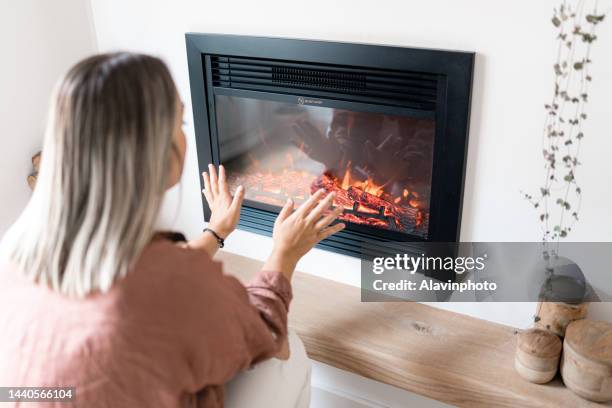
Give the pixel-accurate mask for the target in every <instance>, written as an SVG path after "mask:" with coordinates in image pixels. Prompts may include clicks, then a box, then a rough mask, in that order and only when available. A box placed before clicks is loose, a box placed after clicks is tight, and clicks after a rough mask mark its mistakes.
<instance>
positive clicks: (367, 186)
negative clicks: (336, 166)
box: [340, 162, 384, 197]
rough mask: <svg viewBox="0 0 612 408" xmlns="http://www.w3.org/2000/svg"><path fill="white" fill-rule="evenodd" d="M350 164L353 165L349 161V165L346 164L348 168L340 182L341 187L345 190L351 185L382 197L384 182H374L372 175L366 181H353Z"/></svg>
mask: <svg viewBox="0 0 612 408" xmlns="http://www.w3.org/2000/svg"><path fill="white" fill-rule="evenodd" d="M350 166H351V163H350V162H349V163H348V165H347V166H346V170H344V177H342V182H341V183H340V187H341V188H342V189H343V190H348V189H349V187H351V186H354V187H357V188H359V189H361V190H363V191H365V192H366V193H368V194H372V195H374V196H376V197H380V196H382V195H383V193H384V190H383V187H384V184H383V185H378V184H376V183H374V181H373V180H372V178H371V177H368V179H367V180H366V181H353V180H352V178H351V170H350Z"/></svg>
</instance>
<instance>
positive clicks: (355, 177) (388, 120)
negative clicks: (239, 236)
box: [186, 33, 474, 255]
mask: <svg viewBox="0 0 612 408" xmlns="http://www.w3.org/2000/svg"><path fill="white" fill-rule="evenodd" d="M186 43H187V56H188V64H189V77H190V84H191V97H192V105H193V115H194V126H195V132H196V142H197V151H198V161H199V167H200V171H204V170H205V169H206V166H207V165H208V163H215V164H220V163H221V164H223V165H224V166H225V167H226V170H227V173H228V177H229V183H230V186H231V188H232V189H233V188H235V187H237V186H238V185H243V186H244V187H245V190H246V195H245V201H244V207H243V212H242V217H241V220H240V224H239V227H241V228H243V229H245V230H249V231H254V232H258V233H262V234H266V235H270V234H271V232H272V227H273V223H274V219H275V218H276V214H277V213H278V211H279V210H280V208H281V207H282V206H283V205H284V203H285V201H286V200H287V198H292V199H293V200H294V201H295V202H296V204H300V203H301V202H303V201H304V200H306V199H307V198H308V197H309V196H310V195H311V194H312V193H314V192H315V191H316V190H318V189H321V188H322V189H325V190H326V191H328V192H332V191H333V192H335V193H336V199H335V201H334V205H336V206H340V207H342V208H343V210H344V212H343V214H342V215H341V216H340V219H341V220H343V221H344V222H346V224H347V228H346V229H345V230H344V231H341V232H340V233H338V234H336V235H334V236H332V237H330V238H328V239H327V240H325V241H323V242H321V244H320V246H321V247H323V248H326V249H330V250H333V251H337V252H341V253H345V254H351V255H362V253H363V247H364V245H375V246H379V247H384V246H386V244H387V243H390V242H414V241H417V242H456V241H457V240H458V234H459V227H460V216H461V201H462V192H463V181H464V169H465V155H466V148H467V134H468V122H469V111H470V93H471V84H472V70H473V63H474V54H473V53H466V52H455V51H437V50H425V49H413V48H402V47H388V46H375V45H363V44H344V43H333V42H323V41H305V40H291V39H279V38H260V37H245V36H232V35H215V34H195V33H188V34H186ZM203 202H204V214H205V218H206V219H207V220H208V217H209V215H210V214H209V209H208V207H207V204H206V201H205V200H204V201H203Z"/></svg>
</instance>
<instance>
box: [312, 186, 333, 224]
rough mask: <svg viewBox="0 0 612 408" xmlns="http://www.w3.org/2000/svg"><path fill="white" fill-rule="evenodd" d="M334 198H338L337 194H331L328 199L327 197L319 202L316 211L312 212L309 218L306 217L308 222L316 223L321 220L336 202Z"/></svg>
mask: <svg viewBox="0 0 612 408" xmlns="http://www.w3.org/2000/svg"><path fill="white" fill-rule="evenodd" d="M334 198H336V193H333V192H332V193H329V194H328V195H327V197H325V198H324V199H323V200H321V201H319V204H318V205H317V206H316V207H315V209H314V210H312V211H311V212H310V214H308V216H307V217H306V221H308V222H312V223H314V222H316V221H317V220H318V219H319V218H321V215H323V212H324V211H325V210H327V209H328V208H329V206H330V205H332V203H333V202H334Z"/></svg>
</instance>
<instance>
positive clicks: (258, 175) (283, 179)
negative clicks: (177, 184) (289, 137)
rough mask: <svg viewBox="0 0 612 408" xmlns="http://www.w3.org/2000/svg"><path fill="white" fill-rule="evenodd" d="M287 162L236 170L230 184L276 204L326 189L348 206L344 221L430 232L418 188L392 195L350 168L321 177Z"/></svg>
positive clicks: (336, 202) (337, 201)
mask: <svg viewBox="0 0 612 408" xmlns="http://www.w3.org/2000/svg"><path fill="white" fill-rule="evenodd" d="M287 162H288V163H289V164H290V166H289V167H288V168H287V167H285V168H283V169H282V170H281V171H279V172H276V173H272V172H269V171H266V172H261V171H257V172H253V173H248V174H236V173H233V174H231V175H230V177H229V183H230V186H232V187H233V188H235V187H237V186H238V185H243V186H244V187H245V189H246V196H245V198H247V199H250V200H254V201H257V202H261V203H265V204H270V205H273V206H283V205H284V204H285V202H286V200H287V198H292V199H293V200H295V202H296V204H298V205H299V204H300V203H301V202H303V201H305V200H306V199H307V198H308V197H309V196H310V195H311V194H312V193H314V192H315V191H316V190H318V189H320V188H322V189H324V190H326V191H327V192H335V193H336V198H335V200H334V205H336V206H340V207H342V208H344V213H343V214H342V215H341V216H340V219H342V220H343V221H347V222H351V223H354V224H361V225H369V226H372V227H377V228H384V229H388V230H392V231H401V232H411V233H417V234H419V235H424V234H426V233H427V229H428V222H429V217H428V214H427V212H426V211H425V210H423V209H422V208H421V205H422V203H421V202H420V201H419V200H418V199H417V198H418V194H417V193H416V192H415V191H409V190H408V189H403V190H402V191H401V192H400V193H399V194H398V195H397V196H392V195H390V194H389V193H387V192H386V191H385V189H384V187H385V186H384V185H377V184H376V183H374V182H373V181H372V180H371V179H366V180H365V181H360V180H357V179H355V178H354V177H352V175H351V172H350V170H349V168H348V167H347V169H346V170H345V171H344V173H343V176H342V179H339V178H337V177H336V176H335V175H333V174H332V173H331V172H329V171H327V172H325V173H323V174H322V175H320V176H317V175H316V174H312V173H310V172H307V171H303V170H295V169H294V168H293V166H292V165H293V159H290V158H289V157H287ZM258 164H259V163H258Z"/></svg>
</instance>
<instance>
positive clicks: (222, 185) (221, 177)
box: [219, 164, 231, 196]
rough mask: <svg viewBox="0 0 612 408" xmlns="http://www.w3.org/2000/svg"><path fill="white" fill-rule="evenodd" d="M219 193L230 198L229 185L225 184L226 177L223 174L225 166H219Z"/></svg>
mask: <svg viewBox="0 0 612 408" xmlns="http://www.w3.org/2000/svg"><path fill="white" fill-rule="evenodd" d="M219 192H220V193H221V194H225V195H228V196H231V194H230V191H229V185H228V184H227V177H226V174H225V166H223V165H222V164H220V165H219Z"/></svg>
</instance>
